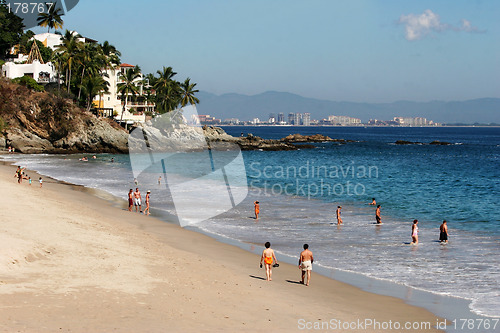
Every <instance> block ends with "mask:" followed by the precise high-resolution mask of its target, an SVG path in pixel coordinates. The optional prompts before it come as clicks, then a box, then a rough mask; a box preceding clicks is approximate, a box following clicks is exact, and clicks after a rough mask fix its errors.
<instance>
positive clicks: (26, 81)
mask: <svg viewBox="0 0 500 333" xmlns="http://www.w3.org/2000/svg"><path fill="white" fill-rule="evenodd" d="M12 82H13V83H17V84H20V85H22V86H25V87H27V88H29V89H31V90H34V91H43V90H44V89H43V87H42V86H41V85H39V84H38V83H37V82H36V81H35V79H33V78H31V77H29V76H23V77H17V78H15V79H12Z"/></svg>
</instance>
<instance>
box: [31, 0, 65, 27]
mask: <svg viewBox="0 0 500 333" xmlns="http://www.w3.org/2000/svg"><path fill="white" fill-rule="evenodd" d="M45 5H46V6H47V13H45V12H43V13H40V14H38V18H37V19H36V20H37V22H38V25H39V26H41V27H47V32H49V31H50V29H56V30H57V29H62V27H63V24H64V21H63V19H62V18H61V16H62V15H64V14H63V13H61V8H57V9H56V6H55V4H53V5H52V6H49V5H48V4H45Z"/></svg>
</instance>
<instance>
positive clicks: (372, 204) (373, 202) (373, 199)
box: [369, 198, 377, 206]
mask: <svg viewBox="0 0 500 333" xmlns="http://www.w3.org/2000/svg"><path fill="white" fill-rule="evenodd" d="M376 204H377V202H376V201H375V198H372V202H371V203H369V205H371V206H375V205H376Z"/></svg>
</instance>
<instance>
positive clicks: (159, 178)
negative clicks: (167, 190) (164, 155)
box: [158, 176, 161, 185]
mask: <svg viewBox="0 0 500 333" xmlns="http://www.w3.org/2000/svg"><path fill="white" fill-rule="evenodd" d="M158 185H161V176H160V177H158Z"/></svg>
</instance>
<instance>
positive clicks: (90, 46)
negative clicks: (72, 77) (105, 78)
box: [76, 43, 104, 99]
mask: <svg viewBox="0 0 500 333" xmlns="http://www.w3.org/2000/svg"><path fill="white" fill-rule="evenodd" d="M103 58H104V55H103V54H102V53H101V49H100V48H99V47H97V44H96V43H87V44H84V45H83V47H82V48H81V50H80V52H79V53H78V56H77V57H76V62H77V63H78V65H80V67H81V69H82V71H81V73H82V75H81V77H80V84H79V86H80V89H79V91H78V99H80V95H81V91H82V89H81V85H82V83H83V78H84V76H85V72H87V74H88V75H91V76H96V75H98V74H100V73H101V68H102V67H103V63H104V61H103Z"/></svg>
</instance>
